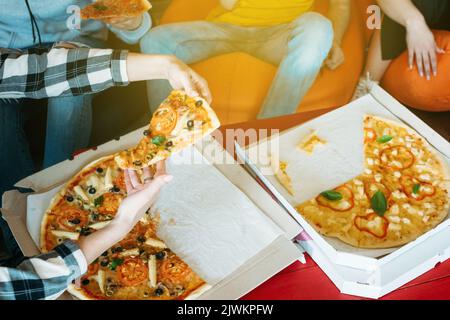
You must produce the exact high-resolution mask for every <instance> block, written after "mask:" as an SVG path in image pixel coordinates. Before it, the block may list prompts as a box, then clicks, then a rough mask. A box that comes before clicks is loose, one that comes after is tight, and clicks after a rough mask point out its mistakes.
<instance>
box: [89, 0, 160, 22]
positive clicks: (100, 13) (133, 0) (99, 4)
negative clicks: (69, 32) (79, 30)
mask: <svg viewBox="0 0 450 320" xmlns="http://www.w3.org/2000/svg"><path fill="white" fill-rule="evenodd" d="M151 7H152V5H151V4H150V3H149V2H148V1H147V0H98V1H96V2H94V3H92V4H90V5H88V6H86V7H84V8H83V9H81V18H82V19H106V18H126V17H137V16H140V15H141V14H143V13H145V12H147V11H148V10H150V8H151Z"/></svg>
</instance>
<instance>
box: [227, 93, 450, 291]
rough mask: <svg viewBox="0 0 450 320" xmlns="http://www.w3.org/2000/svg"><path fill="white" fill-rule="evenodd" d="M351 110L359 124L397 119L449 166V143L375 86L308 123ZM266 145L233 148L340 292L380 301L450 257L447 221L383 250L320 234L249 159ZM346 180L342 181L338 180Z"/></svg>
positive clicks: (288, 133)
mask: <svg viewBox="0 0 450 320" xmlns="http://www.w3.org/2000/svg"><path fill="white" fill-rule="evenodd" d="M355 112H360V113H361V120H362V116H363V114H364V113H367V112H369V113H373V112H374V113H375V115H379V116H383V117H388V118H391V119H396V120H397V121H400V122H403V123H405V124H407V125H409V126H410V127H412V128H413V129H415V130H416V131H417V132H419V133H420V135H421V136H422V137H424V138H425V139H426V140H427V141H428V142H429V144H430V145H431V146H432V147H433V148H434V149H435V150H436V151H437V152H439V153H440V155H441V156H442V158H443V159H444V161H445V162H446V163H447V165H449V164H450V143H449V142H448V141H446V140H445V139H444V138H443V137H441V136H440V135H438V134H437V133H436V132H435V131H434V130H433V129H432V128H430V127H429V126H428V125H427V124H425V123H424V122H423V121H422V120H420V119H419V118H418V117H416V116H415V115H414V114H413V113H412V112H411V111H409V110H408V109H407V108H406V107H404V106H403V105H401V104H400V103H399V102H398V101H396V100H395V99H394V98H393V97H391V96H390V95H389V94H388V93H386V92H385V91H384V90H383V89H381V88H380V87H378V86H376V87H374V88H373V90H372V92H371V94H369V95H367V96H365V97H363V98H361V99H359V100H357V101H354V102H352V103H350V104H349V105H347V106H344V107H342V108H339V109H337V110H335V111H332V112H330V113H327V114H326V115H324V116H321V117H319V118H316V119H314V120H312V121H317V123H320V121H321V118H327V119H328V120H329V119H330V118H332V117H333V113H334V115H339V116H345V115H346V114H352V113H355ZM312 121H310V122H307V123H304V124H302V125H300V126H298V127H294V128H291V129H289V130H286V131H285V132H283V133H281V134H280V136H279V137H277V138H276V139H278V138H279V139H280V141H281V140H282V139H290V137H291V136H296V137H297V139H299V137H301V136H302V135H300V134H298V133H299V132H304V129H305V126H308V125H309V124H310V123H311V122H312ZM325 122H326V121H325ZM268 141H270V138H269V139H268V140H267V141H264V140H263V141H259V142H258V143H255V144H251V145H249V146H248V147H247V148H245V149H243V148H241V147H240V146H239V145H238V144H236V152H237V154H238V157H239V158H240V159H241V160H242V161H244V162H245V163H246V166H247V167H248V169H249V170H250V171H251V172H252V174H253V175H254V176H255V177H257V179H258V180H260V181H261V182H262V183H263V184H264V185H266V186H267V188H268V189H269V190H270V192H271V193H272V194H273V195H274V196H275V197H276V198H277V199H278V201H279V203H280V205H282V206H283V207H284V208H285V209H286V210H287V211H288V212H289V213H290V214H291V216H292V217H293V218H294V219H295V220H296V221H297V222H298V223H299V224H300V225H301V226H302V228H303V229H304V233H302V236H301V237H298V238H297V242H298V243H299V244H301V246H302V247H303V248H304V249H305V250H306V252H308V254H309V255H310V256H311V257H312V258H313V259H314V261H315V262H316V263H317V264H318V265H319V266H320V268H321V269H322V270H323V271H324V272H325V273H326V274H327V275H328V277H329V278H330V279H331V280H332V281H333V283H334V284H335V285H336V286H337V287H338V289H339V290H340V291H341V292H342V293H346V294H352V295H357V296H362V297H368V298H379V297H381V296H383V295H385V294H387V293H389V292H391V291H393V290H395V289H397V288H399V287H400V286H402V285H403V284H405V283H407V282H409V281H411V280H413V279H414V278H416V277H418V276H419V275H421V274H423V273H425V272H426V271H428V270H430V269H432V268H434V267H435V265H436V264H438V263H439V262H443V261H445V260H447V259H448V258H450V217H447V219H446V220H444V221H443V222H442V223H441V224H439V225H438V226H436V227H435V228H434V229H432V230H430V231H428V232H427V233H425V234H424V235H422V236H421V237H419V238H418V239H416V240H415V241H412V242H410V243H408V244H407V245H404V246H401V247H399V248H394V249H387V250H385V249H382V250H379V249H377V250H374V249H372V250H361V249H356V248H353V247H350V246H348V245H346V244H344V243H343V242H341V241H339V240H335V239H332V238H327V237H324V236H322V235H320V234H319V233H318V232H316V231H315V230H314V229H313V228H312V227H311V226H310V225H309V224H308V222H306V220H304V219H303V217H302V216H301V215H300V214H298V213H297V211H296V210H295V208H294V205H293V204H292V201H293V200H292V198H291V197H290V196H289V194H288V193H287V192H286V191H285V189H284V188H283V187H282V186H281V184H280V183H279V182H278V181H277V180H276V179H275V177H273V176H271V175H268V174H263V173H262V169H261V168H262V167H263V165H260V164H258V161H260V162H261V161H262V160H261V159H260V158H256V157H255V156H253V160H252V156H251V154H252V152H256V151H255V150H256V148H263V150H266V151H263V152H267V148H268V147H267V146H264V145H263V144H265V143H267V142H268ZM297 142H298V141H297ZM278 143H279V142H277V144H278ZM264 148H266V149H264ZM258 150H260V149H258ZM253 154H257V155H258V157H261V154H258V153H257V152H256V153H253ZM358 175H359V174H358ZM356 176H357V175H355V176H354V177H356ZM344 182H345V180H343V181H342V183H344ZM338 185H339V184H338ZM333 187H336V185H335V186H333ZM322 190H324V189H322ZM316 194H317V193H316ZM305 200H306V199H305Z"/></svg>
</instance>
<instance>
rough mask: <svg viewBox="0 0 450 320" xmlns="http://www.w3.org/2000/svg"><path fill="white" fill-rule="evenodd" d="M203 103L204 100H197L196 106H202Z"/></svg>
mask: <svg viewBox="0 0 450 320" xmlns="http://www.w3.org/2000/svg"><path fill="white" fill-rule="evenodd" d="M202 105H203V101H202V100H197V101H196V102H195V106H196V107H201V106H202Z"/></svg>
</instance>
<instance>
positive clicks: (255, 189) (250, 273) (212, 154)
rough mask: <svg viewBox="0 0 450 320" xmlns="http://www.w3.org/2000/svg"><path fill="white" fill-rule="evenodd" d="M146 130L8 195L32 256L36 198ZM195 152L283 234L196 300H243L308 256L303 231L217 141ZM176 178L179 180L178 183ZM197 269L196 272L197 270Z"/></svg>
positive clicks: (8, 210) (11, 219) (9, 209)
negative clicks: (299, 242) (301, 244)
mask: <svg viewBox="0 0 450 320" xmlns="http://www.w3.org/2000/svg"><path fill="white" fill-rule="evenodd" d="M143 130H144V129H139V130H136V131H134V132H131V133H129V134H127V135H125V136H123V137H121V138H119V139H116V140H114V141H111V142H108V143H106V144H103V145H101V146H99V147H97V148H96V149H95V150H90V151H87V152H84V153H82V154H80V155H78V156H76V157H75V158H74V159H71V160H66V161H64V162H62V163H60V164H57V165H55V166H53V167H51V168H48V169H46V170H43V171H41V172H38V173H36V174H34V175H32V176H29V177H27V178H25V179H23V180H22V181H20V182H18V183H17V186H20V187H23V188H30V189H32V190H33V191H34V192H33V193H31V194H21V193H19V192H18V191H8V192H6V193H5V194H3V197H2V209H1V210H2V214H3V217H4V218H5V219H6V220H7V222H8V224H9V225H10V227H11V230H12V232H13V234H14V236H15V238H16V239H17V242H18V244H19V246H20V247H21V249H22V251H23V252H24V254H25V255H26V256H32V255H36V254H39V249H38V247H37V245H36V244H35V241H33V236H32V235H31V234H33V233H34V232H33V230H34V229H39V227H38V225H39V221H40V217H39V218H38V219H37V220H38V221H37V222H34V223H33V216H32V215H33V210H31V213H30V210H29V209H30V208H27V205H28V204H29V203H30V199H33V200H32V202H33V203H36V202H39V197H40V196H41V195H45V194H46V193H48V192H53V191H52V190H54V188H55V187H57V186H60V185H61V184H63V183H64V182H65V181H67V180H68V179H70V178H71V177H72V176H73V175H74V174H76V173H77V172H78V171H79V170H80V169H82V168H83V167H84V166H86V165H87V164H89V163H91V162H92V161H94V160H96V159H99V158H101V157H103V156H106V155H109V154H112V153H114V152H116V151H119V150H122V149H125V148H128V147H130V146H132V145H134V144H136V143H137V141H139V139H140V138H141V135H142V132H143ZM193 149H195V150H197V151H198V152H199V153H201V155H202V156H203V157H205V159H207V163H208V165H209V166H212V167H213V168H215V169H217V170H218V172H220V174H222V175H223V176H224V177H225V178H226V179H227V181H229V182H230V183H231V184H230V185H234V186H235V188H236V190H238V192H241V193H242V194H244V195H245V196H246V197H247V198H248V199H250V201H251V202H252V204H253V205H254V206H256V207H257V208H258V210H260V212H261V215H263V216H264V219H266V220H268V221H270V223H271V224H273V225H274V226H276V228H278V230H280V232H279V235H278V236H277V237H276V238H275V239H274V240H273V241H272V242H270V243H269V244H268V245H266V246H265V247H264V248H263V249H262V250H259V251H258V252H256V253H255V254H253V255H252V256H251V258H249V259H247V260H246V261H245V262H244V263H242V264H241V265H240V266H239V267H238V268H236V269H235V270H234V271H233V272H231V273H229V274H228V275H227V276H226V277H225V278H223V279H221V280H220V281H217V282H216V283H215V284H214V285H213V286H212V287H210V288H209V290H207V291H205V292H203V293H202V294H201V295H200V296H197V297H196V299H238V298H240V297H241V296H243V295H244V294H246V293H247V292H249V291H251V290H252V289H254V288H255V287H257V286H258V285H260V284H261V283H263V282H264V281H266V280H267V279H269V278H270V277H272V276H273V275H274V274H276V273H278V272H279V271H281V270H282V269H284V268H285V267H286V266H288V265H290V264H291V263H292V262H294V261H295V260H297V259H298V258H300V257H302V251H300V250H299V249H298V247H297V246H296V245H295V244H294V243H293V242H292V240H291V239H293V238H295V236H296V235H298V234H299V233H300V231H301V228H300V226H299V225H298V224H297V223H296V222H295V221H294V220H293V219H292V218H291V217H290V216H289V215H287V214H286V212H285V211H284V210H283V209H282V208H281V207H280V206H279V205H278V204H277V203H276V201H274V200H273V198H272V197H271V196H270V195H269V194H268V193H266V192H265V191H264V190H263V189H262V187H261V186H260V185H259V184H258V183H257V182H256V181H255V180H254V179H253V178H252V177H251V176H250V175H249V174H248V173H247V172H246V171H245V169H244V168H243V167H242V166H240V165H238V164H237V163H236V162H235V161H234V159H233V158H232V157H231V155H230V154H229V153H227V152H226V151H225V150H224V149H223V148H222V146H221V145H219V144H218V143H217V141H216V140H214V139H213V138H212V137H207V138H205V139H204V140H203V141H202V142H201V143H199V144H197V145H196V146H195V147H193ZM172 158H173V157H172ZM176 178H177V176H175V179H174V182H175V181H176ZM174 182H172V183H171V184H173V183H174ZM169 186H170V185H169ZM234 186H233V187H234ZM49 190H50V191H49ZM163 191H164V190H163ZM47 201H48V200H47ZM34 205H35V204H34ZM27 211H28V215H29V216H27ZM40 214H41V215H42V213H40ZM34 220H36V219H34ZM244 220H245V219H244ZM30 224H31V226H30ZM33 225H34V226H33ZM247 229H248V228H247ZM30 230H31V231H30ZM34 238H36V236H34ZM169 247H170V245H169ZM177 253H178V252H177ZM187 262H188V263H189V261H187ZM194 271H196V269H195V268H194ZM71 298H72V296H71V295H69V294H68V293H65V294H64V295H62V296H61V297H60V299H71Z"/></svg>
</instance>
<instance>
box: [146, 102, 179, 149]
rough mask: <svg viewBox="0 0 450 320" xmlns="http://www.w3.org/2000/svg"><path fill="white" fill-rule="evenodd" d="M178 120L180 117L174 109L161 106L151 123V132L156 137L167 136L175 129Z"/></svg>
mask: <svg viewBox="0 0 450 320" xmlns="http://www.w3.org/2000/svg"><path fill="white" fill-rule="evenodd" d="M177 119H178V115H177V112H176V111H175V109H174V108H172V107H171V106H169V105H165V106H161V107H159V108H158V110H156V112H155V113H154V114H153V117H152V119H151V121H150V130H151V131H152V134H154V135H163V136H167V135H169V134H170V133H171V132H172V130H173V129H174V128H175V126H176V124H177ZM153 143H154V142H153ZM155 144H156V143H155Z"/></svg>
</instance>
